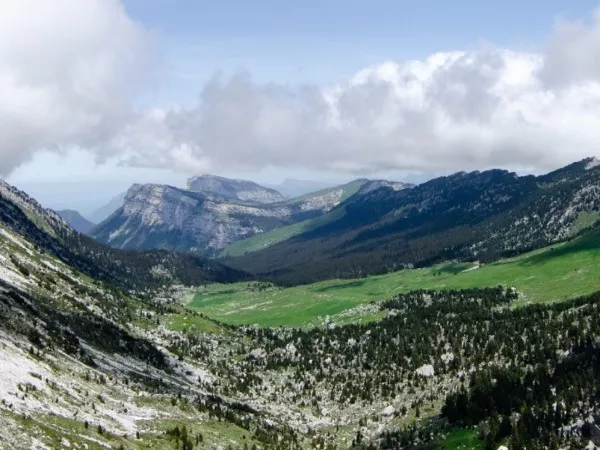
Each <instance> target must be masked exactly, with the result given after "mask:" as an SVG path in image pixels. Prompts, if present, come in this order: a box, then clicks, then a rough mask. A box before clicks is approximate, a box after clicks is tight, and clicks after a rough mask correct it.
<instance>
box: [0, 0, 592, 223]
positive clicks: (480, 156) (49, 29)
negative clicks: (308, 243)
mask: <svg viewBox="0 0 600 450" xmlns="http://www.w3.org/2000/svg"><path fill="white" fill-rule="evenodd" d="M59 3H60V4H59ZM42 4H46V5H47V8H48V10H47V12H48V14H46V13H45V12H44V11H43V10H42V9H41V8H40V12H39V17H37V18H32V17H31V16H32V15H31V14H30V11H28V10H27V8H26V7H24V6H22V4H21V3H20V2H18V1H17V0H10V1H9V2H6V3H4V4H2V5H0V27H2V25H3V24H2V22H1V20H2V19H1V17H2V16H4V17H7V14H6V13H11V14H13V13H14V14H13V15H12V16H11V15H10V14H8V16H10V17H15V19H14V21H22V22H23V23H18V24H16V25H18V26H15V27H14V30H15V33H17V34H15V35H14V36H13V35H11V34H10V30H9V31H7V32H5V34H4V35H3V34H2V32H1V31H0V39H3V40H4V41H5V42H13V41H15V40H17V39H20V40H22V41H23V42H20V41H19V42H17V44H16V45H13V47H14V48H15V52H17V51H18V52H19V54H21V53H23V54H25V53H26V52H27V51H31V61H34V60H35V58H37V56H38V55H45V53H46V51H45V48H44V47H43V45H44V43H45V42H47V48H48V49H50V50H49V53H50V54H51V55H55V56H56V57H55V58H53V57H52V56H50V57H49V58H51V59H50V63H49V64H46V65H44V66H42V67H41V68H40V67H36V66H35V64H32V63H31V61H30V60H27V59H26V58H25V57H23V58H22V60H20V59H14V58H13V59H7V60H6V61H3V60H2V59H1V55H2V51H1V50H2V47H1V45H0V69H1V68H3V67H4V66H3V64H5V66H6V67H8V69H9V73H10V70H13V72H14V74H18V75H19V76H23V79H22V80H21V85H27V84H26V83H27V82H30V81H31V78H32V77H31V76H30V75H35V74H36V73H38V74H39V73H40V71H41V72H42V73H43V75H44V77H45V78H44V80H43V82H44V83H45V84H42V88H44V90H43V92H45V93H47V92H53V93H54V92H58V93H59V94H60V95H63V94H62V92H63V90H64V96H62V97H61V96H60V95H58V94H57V97H56V98H48V99H47V101H48V103H47V106H48V109H47V111H48V112H47V113H44V114H42V113H40V115H39V116H36V117H32V118H31V120H29V119H30V118H28V117H25V118H24V117H23V115H22V114H21V112H20V111H19V114H16V113H15V114H14V115H13V116H14V117H13V116H10V115H9V116H8V119H6V118H4V117H3V116H2V114H4V111H2V109H0V121H4V122H5V123H9V124H12V123H15V124H17V125H15V126H16V127H17V132H15V129H14V127H13V128H11V129H9V130H8V132H7V133H8V134H7V136H6V139H5V141H8V142H16V144H14V146H12V147H11V146H10V145H9V147H8V148H7V149H6V150H1V149H0V151H4V152H5V153H4V154H3V156H4V160H5V161H8V162H7V163H6V164H5V166H6V167H0V169H1V173H4V175H5V176H7V177H8V180H9V181H11V182H14V183H15V184H17V185H19V186H21V187H23V188H24V189H26V190H28V191H29V192H30V193H32V194H33V195H34V196H35V197H38V198H40V200H41V201H42V202H43V203H44V204H45V205H49V206H52V207H55V208H63V207H74V208H77V209H81V210H83V211H85V212H89V211H91V210H93V209H95V208H96V207H97V206H100V204H101V203H102V202H103V201H104V199H106V200H108V199H109V198H111V197H112V196H114V195H116V194H118V193H119V192H120V191H122V190H124V189H126V188H127V187H128V186H129V185H130V184H131V183H132V182H160V183H170V184H175V185H183V184H184V182H185V179H186V178H187V177H188V176H189V175H191V174H193V173H196V172H199V171H204V170H206V171H210V172H214V173H219V174H222V175H226V176H238V177H245V178H249V179H255V180H257V181H263V182H279V181H281V180H282V179H283V178H286V177H295V178H313V179H318V178H325V179H328V180H330V181H331V180H333V181H345V180H348V179H352V178H357V177H359V176H365V175H366V176H371V177H376V176H377V177H393V178H397V179H398V178H403V177H406V176H408V177H409V178H410V177H413V178H414V179H423V178H427V177H429V176H433V175H435V174H438V173H443V172H445V171H454V170H459V169H462V168H464V169H466V170H469V169H480V168H481V169H484V168H487V167H496V166H499V167H506V168H514V169H515V170H521V171H528V170H529V171H534V172H535V171H544V170H548V169H551V168H553V167H557V166H559V165H561V164H563V163H564V162H566V161H568V160H569V158H576V157H579V156H581V155H586V156H587V153H586V152H588V153H589V151H588V150H589V149H590V148H593V145H595V142H597V141H596V139H597V137H596V136H595V135H594V132H595V131H594V130H596V129H599V127H598V126H597V125H598V124H596V123H595V122H594V119H593V117H590V116H588V115H586V112H585V111H586V108H587V107H581V102H580V101H579V100H577V101H575V100H573V98H576V99H588V100H589V96H590V92H596V91H589V92H588V91H585V92H584V90H582V89H584V87H583V86H584V85H585V86H588V87H589V84H585V83H583V82H589V81H593V82H594V83H599V84H598V85H599V86H600V70H599V71H596V68H595V67H591V66H590V64H589V61H588V60H589V57H588V56H587V55H589V54H595V53H594V51H595V50H596V47H594V45H595V44H596V42H599V47H598V49H600V32H598V34H596V32H597V30H600V21H599V20H595V19H594V11H595V10H596V8H597V6H598V2H597V1H589V0H579V1H576V2H565V1H558V0H547V1H539V0H534V1H528V2H522V1H516V0H505V1H474V0H462V1H453V2H449V1H432V0H426V1H399V0H398V1H387V0H385V1H384V0H375V1H368V2H367V1H340V0H321V1H316V0H305V1H275V0H269V1H266V0H258V1H241V0H238V1H233V0H225V1H219V2H208V1H192V0H186V1H184V0H54V1H53V0H42V2H41V3H40V5H42ZM6 5H9V6H6ZM61 5H62V7H61ZM2 8H4V9H5V10H6V11H3V10H2ZM3 13H4V14H3ZM40 17H41V18H42V19H40ZM96 19H97V20H96ZM45 20H47V21H51V20H55V21H56V25H55V26H53V24H52V23H47V22H45ZM86 20H89V21H90V22H89V24H88V25H84V26H82V24H84V23H87V22H86ZM563 22H564V23H567V24H568V27H566V28H565V29H566V31H565V30H562V29H561V28H560V25H559V26H557V23H563ZM113 24H114V25H113ZM4 25H6V24H4ZM28 27H29V31H30V33H22V32H21V30H28ZM36 27H37V28H36ZM86 27H88V28H90V29H91V30H88V29H86ZM4 28H6V26H5V27H4ZM9 28H10V27H9ZM40 30H41V31H40ZM53 30H66V31H65V33H66V34H65V36H67V38H69V39H70V40H72V41H73V42H82V44H81V45H79V46H75V45H74V44H73V45H74V47H73V48H68V49H67V48H64V49H63V47H61V45H63V44H64V43H65V42H66V41H65V40H64V39H65V38H64V36H61V35H60V33H59V32H58V31H57V32H56V33H53ZM561 30H562V31H561ZM573 30H575V31H573ZM42 32H43V33H48V34H47V35H42V34H40V33H42ZM77 33H79V34H80V35H81V38H78V36H79V35H78V34H77ZM27 34H31V35H36V36H38V35H39V36H41V37H39V38H38V39H37V41H36V43H35V46H34V45H32V44H31V43H30V42H27V41H26V38H24V37H23V35H27ZM57 35H58V36H57ZM53 39H58V40H56V41H54V40H53ZM57 43H58V44H57ZM570 48H579V49H580V51H579V52H573V53H574V56H573V55H571V54H570V53H571V52H570V50H569V49H570ZM457 51H460V52H463V53H462V56H461V57H458V56H456V53H453V55H454V56H448V58H449V59H448V60H447V61H446V62H440V61H437V60H436V61H433V62H432V60H431V59H430V58H431V57H432V55H436V54H437V55H439V54H441V53H442V52H457ZM52 52H54V53H52ZM448 54H450V53H448ZM98 55H100V56H101V57H102V58H100V59H99V58H98ZM571 56H573V58H579V59H573V60H571V59H569V58H571ZM71 57H72V60H70V59H69V58H71ZM538 57H539V58H538ZM444 58H446V57H444ZM536 58H537V59H536ZM98 60H109V61H111V60H114V61H116V62H117V64H116V65H113V66H108V68H106V67H103V68H102V69H103V70H104V71H103V70H97V69H89V70H88V69H86V70H88V72H85V73H89V75H88V76H84V77H82V79H80V80H75V81H74V82H73V83H74V86H75V88H74V89H73V88H72V86H67V88H65V83H66V82H65V78H64V77H63V78H60V74H61V73H73V70H74V69H73V68H74V67H75V68H77V70H78V72H77V74H78V75H81V74H80V73H79V69H80V66H81V65H82V62H81V61H84V62H89V64H90V67H95V66H94V65H95V64H98ZM413 60H414V61H418V64H416V65H415V64H412V65H411V63H409V61H413ZM15 61H16V62H15ZM386 61H390V62H391V65H387V66H385V65H383V63H385V62H386ZM540 61H541V62H540ZM11 64H12V66H11ZM84 65H85V64H84ZM121 65H123V66H125V67H120V66H121ZM13 66H14V67H13ZM563 67H573V69H572V70H570V69H569V70H566V69H565V70H564V73H563V70H562V68H563ZM26 70H31V71H32V74H29V73H26ZM36 70H37V72H35V71H36ZM365 70H366V71H367V72H364V71H365ZM490 70H491V71H492V72H493V75H490ZM360 71H363V72H364V73H363V72H360ZM241 72H244V73H246V74H247V77H246V78H244V77H241V78H239V77H237V78H236V76H237V75H239V73H241ZM85 73H84V75H85ZM357 73H363V75H360V76H359V75H356V74H357ZM538 73H539V74H540V75H539V77H538V75H537V74H538ZM57 74H58V75H57ZM215 74H220V75H219V76H220V78H218V81H215V78H214V77H215ZM515 74H517V75H515ZM26 75H27V76H26ZM95 75H98V76H97V77H96V76H95ZM53 76H56V77H55V78H53ZM515 76H516V77H517V81H514V77H515ZM490 77H491V78H490ZM413 79H414V80H418V83H416V85H413V84H414V83H413V84H411V82H410V81H408V80H413ZM403 80H404V81H403ZM431 80H434V81H435V82H436V83H437V82H438V81H439V83H437V84H436V83H433V84H435V86H433V87H431V86H432V81H431ZM556 80H566V81H565V83H571V84H569V87H571V88H573V89H579V90H577V95H575V96H574V95H570V96H569V97H567V96H564V97H562V96H561V95H562V94H561V93H563V92H565V90H564V89H563V88H564V86H558V84H557V83H558V81H556ZM35 82H36V83H37V82H38V80H35ZM32 83H33V81H32ZM514 83H518V84H519V89H518V92H519V95H520V97H519V98H516V97H515V92H516V91H515V90H514V86H515V84H514ZM552 83H554V84H552ZM577 83H580V84H577ZM403 84H404V85H406V86H409V85H410V87H406V86H405V87H406V89H404V87H403ZM33 86H34V87H36V88H37V87H39V86H38V85H37V84H35V85H33ZM80 86H85V89H83V90H82V89H80V88H79V87H80ZM303 86H307V88H303ZM382 86H383V87H382ZM457 86H458V87H459V91H460V92H461V94H460V98H457V97H456V95H457V92H459V91H457V90H456V89H457ZM482 86H483V87H482ZM511 86H512V87H511ZM3 89H4V90H3ZM10 89H13V90H15V92H14V95H15V101H14V103H9V106H10V105H15V108H19V107H21V106H22V105H27V103H26V101H30V100H31V99H28V98H24V97H23V98H22V97H18V95H21V94H22V93H20V92H17V91H16V88H15V86H10V85H9V86H8V87H7V88H3V86H2V85H0V92H5V91H6V92H8V93H9V94H11V90H10ZM332 89H333V91H331V90H332ZM336 89H337V90H336ZM403 89H404V90H405V91H406V92H404V90H403ZM481 89H483V90H481ZM393 90H395V91H398V90H400V91H402V92H400V93H398V92H395V93H394V95H393V96H392V97H390V96H389V95H391V94H390V92H391V91H393ZM500 90H502V92H501V93H499V91H500ZM504 90H505V91H504ZM409 91H410V92H409ZM82 92H83V94H82ZM90 92H92V94H90ZM331 92H335V94H333V97H331V95H332V94H331ZM423 92H424V93H423ZM490 93H493V95H492V94H490ZM488 94H490V96H489V98H488ZM423 95H425V96H426V98H427V99H428V100H427V102H428V105H429V106H428V107H427V108H424V107H423V106H422V105H420V104H419V102H422V98H423ZM593 95H596V94H593ZM94 96H96V97H94ZM332 98H333V100H332ZM548 98H552V99H556V100H555V101H553V102H552V103H549V104H548V105H544V109H541V107H540V108H538V109H535V107H534V106H533V105H535V104H536V103H540V102H541V100H540V99H546V100H547V99H548ZM594 98H595V97H594ZM24 99H25V100H24ZM44 99H45V97H44ZM546 100H544V101H546ZM588 100H586V101H588ZM582 101H583V100H582ZM599 101H600V98H599ZM211 102H212V103H211ZM331 102H333V103H331ZM63 103H64V104H65V105H66V106H65V108H64V111H60V114H58V113H57V117H56V118H55V117H50V115H51V114H53V111H54V110H55V109H56V108H55V106H56V105H61V106H62V105H63ZM325 103H327V106H325ZM416 104H418V105H417V106H415V105H416ZM524 104H525V105H526V106H525V107H523V105H524ZM33 105H36V107H35V108H34V107H33ZM406 105H410V106H406ZM431 105H433V106H431ZM490 105H492V106H490ZM499 105H500V106H499ZM506 105H508V107H506ZM42 106H43V105H42ZM323 108H329V109H327V112H326V113H324V109H323ZM490 108H492V109H490ZM494 108H495V109H494ZM515 108H517V109H519V111H520V112H519V114H520V116H519V117H525V118H526V119H527V121H530V122H531V123H532V124H534V125H535V126H534V127H532V128H528V129H523V128H522V127H521V124H520V122H519V120H520V119H518V120H516V122H515V120H513V119H514V118H513V113H514V111H515ZM6 109H7V110H8V109H9V107H7V108H6ZM29 109H30V110H33V109H41V110H42V112H43V111H44V108H38V107H37V103H33V104H32V107H31V108H29ZM121 109H122V111H121ZM587 109H589V108H587ZM152 111H153V112H152ZM227 111H229V113H227ZM263 113H264V115H265V117H266V118H267V119H264V118H263V117H261V118H260V120H258V119H257V120H255V119H256V116H257V115H261V116H262V114H263ZM8 114H10V111H9V113H8ZM319 114H325V116H327V117H333V116H335V117H337V116H339V114H343V115H344V114H345V115H344V116H343V117H345V118H346V121H345V122H340V123H341V125H340V123H337V125H336V124H334V125H333V128H335V130H336V132H335V133H333V132H331V130H325V131H323V130H322V129H321V125H322V121H323V120H321V119H320V120H321V121H320V122H319V121H317V120H314V119H313V118H312V116H316V115H319ZM325 116H323V117H325ZM484 116H485V117H484ZM49 117H50V118H51V119H52V120H49ZM72 117H73V118H75V117H77V118H80V117H81V118H83V119H82V122H81V123H76V124H75V125H73V123H72V122H73V121H72V120H70V118H72ZM88 117H92V118H94V121H95V120H96V119H97V118H100V120H99V121H98V124H100V125H101V126H98V127H97V129H96V128H93V127H89V126H87V127H86V123H96V122H94V121H92V122H89V121H88V122H86V120H87V119H86V118H88ZM340 117H341V116H340ZM440 117H443V118H444V120H441V119H440ZM543 117H549V119H547V120H545V121H544V120H542V119H541V118H543ZM465 118H467V119H468V121H469V122H468V123H465V120H466V119H465ZM263 119H264V120H266V121H267V122H266V123H267V125H268V128H269V129H268V130H265V128H264V127H265V123H264V121H263ZM411 120H412V121H414V123H413V122H410V121H411ZM440 120H441V121H440ZM448 120H450V122H448ZM407 121H408V122H407ZM29 122H31V123H29ZM75 122H76V121H75ZM229 122H231V124H230V125H228V126H229V128H227V127H225V126H222V124H224V123H229ZM482 122H485V123H484V124H483V125H482ZM407 123H408V125H407ZM581 123H583V124H585V127H586V128H585V129H580V128H577V127H579V126H580V125H577V124H581ZM348 124H349V125H348ZM557 124H560V126H558V127H557ZM329 126H330V125H328V127H329ZM18 127H22V129H21V128H18ZM340 127H342V128H340ZM402 127H406V128H404V129H403V128H402ZM420 127H423V128H422V129H421V128H420ZM92 128H93V129H92ZM475 128H478V129H479V128H481V129H483V128H485V129H483V131H482V130H481V129H480V130H479V131H473V130H474V129H475ZM63 129H64V130H65V131H64V132H62V131H61V130H63ZM457 129H459V131H456V130H457ZM2 130H3V129H2V128H1V127H0V133H2V132H3V131H2ZM198 130H201V131H198ZM340 130H342V132H340ZM407 130H408V134H409V136H406V139H404V137H405V136H404V135H406V134H407ZM536 130H537V131H536ZM547 130H551V131H552V132H554V131H556V134H555V135H550V134H549V133H548V131H547ZM590 130H591V131H590ZM413 131H414V133H413ZM394 133H396V134H394ZM38 134H39V136H40V137H39V139H36V138H35V137H37V135H38ZM432 135H433V136H432ZM24 136H25V137H24ZM29 136H34V137H32V138H28V137H29ZM573 136H576V137H577V139H572V137H573ZM236 137H238V138H237V139H236ZM549 143H551V144H552V145H553V146H554V147H553V148H549V149H548V150H547V151H546V150H544V149H545V148H547V147H548V146H549ZM246 144H247V145H246ZM575 145H576V146H577V148H580V149H581V150H580V153H577V154H573V155H571V153H570V151H571V150H570V148H571V147H572V146H575ZM463 149H466V150H463ZM528 149H532V150H531V151H529V150H528ZM303 154H305V158H302V156H303ZM365 155H366V156H365ZM419 155H421V156H419ZM321 159H322V161H321ZM538 162H539V164H538ZM321 163H322V164H321ZM513 163H514V164H513ZM320 164H321V165H320Z"/></svg>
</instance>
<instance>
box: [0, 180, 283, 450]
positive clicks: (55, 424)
mask: <svg viewBox="0 0 600 450" xmlns="http://www.w3.org/2000/svg"><path fill="white" fill-rule="evenodd" d="M87 244H89V245H91V246H92V247H93V250H92V251H90V252H86V251H85V248H84V247H85V245H87ZM82 251H83V253H82ZM124 255H125V253H124V252H122V251H120V250H113V249H103V248H102V247H101V246H100V245H99V244H97V243H93V242H91V241H90V240H89V238H86V237H85V236H81V235H79V234H78V233H77V232H76V231H75V230H73V229H72V228H71V227H70V226H69V225H68V224H67V223H66V222H64V221H63V220H62V219H61V218H60V217H59V216H58V215H57V214H55V213H54V212H53V211H50V210H45V209H43V208H42V207H41V206H40V205H39V204H38V203H37V202H36V201H35V200H33V199H32V198H30V197H29V196H27V195H26V194H24V193H23V192H20V191H18V190H17V189H15V188H13V187H12V186H10V185H8V184H6V183H4V182H1V181H0V430H1V431H0V435H1V436H2V443H1V444H0V447H2V448H11V449H29V448H40V449H42V448H44V449H45V448H47V449H50V448H90V449H91V448H115V449H116V448H128V449H138V448H139V449H141V448H149V447H152V448H165V449H166V448H173V446H174V445H175V446H177V447H178V448H179V443H180V442H184V446H185V448H190V449H191V448H192V447H194V446H195V445H198V444H199V443H200V442H203V444H202V445H207V446H209V447H210V448H217V447H224V446H226V445H231V442H232V437H235V438H236V439H239V440H240V441H242V436H243V440H244V441H245V442H246V443H247V444H249V445H251V446H253V445H254V446H259V447H261V448H268V447H273V443H274V442H279V443H281V445H284V446H286V447H287V448H291V446H292V442H293V440H294V438H295V436H294V434H293V432H292V431H291V430H290V428H289V426H288V425H287V424H285V423H282V422H281V420H280V418H278V417H276V416H275V415H269V414H268V411H258V410H257V409H255V407H253V406H250V405H249V404H247V403H243V402H242V401H240V400H238V399H236V400H231V399H230V398H229V396H228V395H224V394H223V393H220V392H217V386H218V385H221V383H223V382H224V381H225V378H224V377H222V376H220V375H219V373H218V367H217V366H216V365H215V364H213V363H212V361H215V362H216V361H217V360H218V359H220V358H218V357H217V353H220V352H216V353H215V355H214V356H212V357H211V353H212V352H213V351H212V350H210V348H212V346H213V345H219V344H218V341H219V340H221V339H222V337H221V334H222V336H226V333H230V332H229V331H228V330H227V329H226V328H224V327H220V326H219V325H218V324H216V323H214V322H211V321H209V320H207V319H205V318H203V317H201V316H200V315H198V314H194V313H193V312H191V311H190V312H189V315H188V314H187V313H185V311H184V308H183V307H182V306H181V305H179V303H178V302H177V301H176V300H174V299H173V297H171V295H174V294H171V293H170V292H171V291H170V287H169V286H172V285H173V283H179V281H180V280H185V279H186V275H185V273H184V272H185V271H186V270H190V269H189V266H186V265H184V264H183V263H182V261H185V260H178V259H177V256H176V255H171V256H169V255H168V254H166V253H164V252H162V253H160V252H155V253H153V254H152V255H158V256H159V258H156V259H155V260H154V261H153V265H152V266H149V265H148V264H146V263H145V262H144V261H145V260H146V261H147V256H148V254H144V253H139V254H138V255H137V256H135V257H133V258H129V257H128V256H126V255H125V256H124ZM177 261H179V262H180V264H178V265H177V264H176V265H175V266H174V265H172V264H171V263H173V262H175V263H177ZM138 263H141V266H139V267H138ZM186 267H187V268H186ZM218 267H219V265H218V264H214V263H211V264H210V265H209V266H206V267H205V268H204V270H205V271H206V276H201V273H200V271H196V272H195V273H194V274H193V278H194V280H195V283H202V282H203V280H204V281H206V280H211V281H221V282H223V281H232V279H229V280H228V279H227V277H221V276H219V272H218V270H219V269H218ZM108 269H110V270H108ZM182 269H183V272H180V270H182ZM222 270H224V269H221V274H222V273H223V272H222ZM123 271H124V273H126V277H127V279H123V278H122V277H121V274H122V273H123ZM171 271H173V272H171ZM143 272H145V273H147V274H148V275H149V278H148V279H147V281H149V280H150V278H152V277H156V278H157V279H158V280H159V281H160V284H159V285H156V284H155V283H152V282H149V283H146V282H144V280H141V278H140V277H138V275H139V274H140V273H143ZM211 272H212V273H211ZM232 273H233V272H232ZM95 274H98V275H100V278H96V277H95V276H94V275H95ZM119 286H123V287H135V289H132V290H130V291H128V292H125V291H123V290H121V289H120V288H119ZM182 313H183V314H182ZM175 317H176V318H177V319H178V320H184V319H185V320H187V319H188V318H190V319H191V320H193V321H194V323H196V324H203V325H204V326H205V327H211V330H213V332H214V333H215V334H214V335H213V334H202V335H198V336H196V337H195V338H192V340H191V341H190V340H188V338H187V337H186V335H185V334H183V333H181V332H178V331H176V329H174V328H171V325H170V324H171V320H173V318H175ZM161 323H162V324H161ZM231 336H233V337H235V339H239V340H240V342H242V340H243V336H242V335H241V333H239V332H235V333H234V334H230V335H229V336H228V339H229V338H231ZM182 339H185V341H186V342H187V344H186V347H187V348H188V350H184V349H183V348H182V349H180V350H178V345H180V344H181V342H183V341H182ZM191 342H193V344H192V346H190V343H191ZM192 347H194V348H195V350H193V352H191V351H190V350H191V349H192ZM201 349H202V350H201ZM207 352H208V353H207ZM192 355H193V356H192ZM201 355H202V356H201ZM219 364H222V361H221V362H220V363H219ZM232 369H233V368H232ZM235 371H236V372H237V371H238V369H235ZM240 375H241V374H240V372H238V373H237V375H236V377H238V378H239V377H240ZM227 383H228V384H229V381H227ZM232 386H233V384H232ZM218 427H222V429H227V430H228V433H220V432H219V433H214V430H215V428H216V429H219V428H218ZM182 430H183V431H182ZM188 433H189V435H188ZM175 437H176V439H175ZM175 440H176V441H177V443H176V442H175Z"/></svg>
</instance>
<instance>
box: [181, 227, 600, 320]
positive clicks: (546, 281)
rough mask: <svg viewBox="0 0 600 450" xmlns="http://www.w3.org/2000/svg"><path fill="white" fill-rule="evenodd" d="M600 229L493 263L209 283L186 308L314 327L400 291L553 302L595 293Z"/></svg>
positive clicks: (359, 315) (374, 309)
mask: <svg viewBox="0 0 600 450" xmlns="http://www.w3.org/2000/svg"><path fill="white" fill-rule="evenodd" d="M598 264H600V231H598V230H594V231H591V232H588V233H585V234H584V235H583V236H581V237H579V238H577V239H574V240H572V241H569V242H567V243H561V244H555V245H553V246H551V247H546V248H543V249H539V250H535V251H532V252H529V253H525V254H523V255H520V256H517V257H513V258H507V259H501V260H499V261H495V262H493V263H490V264H480V263H479V262H476V263H461V262H445V263H442V264H438V265H435V266H431V267H426V268H421V269H404V270H400V271H397V272H392V273H389V274H384V275H373V276H369V277H364V278H356V279H332V280H326V281H320V282H317V283H313V284H306V285H300V286H293V287H287V288H284V287H280V286H276V285H271V284H269V283H248V282H242V283H234V284H211V285H208V286H205V287H203V288H200V289H198V290H197V291H195V292H194V295H193V296H192V297H190V298H191V301H190V303H189V304H188V306H190V307H192V308H194V309H198V310H199V311H201V312H202V313H204V314H206V315H208V316H209V317H212V318H214V319H216V320H220V321H223V322H225V323H230V324H237V325H239V324H259V325H261V326H273V327H274V326H301V327H306V326H314V325H322V324H323V323H324V321H325V320H326V318H327V320H328V321H329V323H337V324H343V323H347V322H357V321H358V322H361V321H366V320H374V319H378V318H380V317H381V316H380V314H379V313H378V311H379V309H378V306H373V305H372V303H373V302H380V301H384V300H386V299H388V298H390V297H393V296H394V295H397V294H399V293H406V292H411V291H416V290H420V289H435V290H441V291H445V290H452V289H471V288H487V287H495V286H498V285H503V286H508V285H510V286H513V287H515V288H516V289H517V291H518V292H519V299H518V301H517V302H516V304H518V305H520V306H524V305H528V304H533V303H551V302H556V301H562V300H567V299H572V298H575V297H578V296H582V295H589V294H592V293H594V292H596V291H600V279H599V278H597V277H595V276H594V275H593V274H594V272H595V267H596V266H598Z"/></svg>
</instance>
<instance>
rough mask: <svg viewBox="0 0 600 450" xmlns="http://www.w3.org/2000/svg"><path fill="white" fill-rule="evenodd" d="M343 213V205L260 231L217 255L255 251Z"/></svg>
mask: <svg viewBox="0 0 600 450" xmlns="http://www.w3.org/2000/svg"><path fill="white" fill-rule="evenodd" d="M343 215H344V209H343V207H340V208H337V209H335V210H334V211H332V212H331V213H328V214H326V215H324V216H319V217H316V218H314V219H308V220H303V221H302V222H298V223H294V224H292V225H288V226H286V227H281V228H277V229H275V230H273V231H269V232H267V233H260V234H257V235H255V236H252V237H251V238H248V239H244V240H242V241H238V242H236V243H234V244H232V245H230V246H229V247H227V248H224V249H223V251H222V252H221V254H220V255H219V256H221V257H226V256H231V257H233V256H241V255H244V254H246V253H250V252H255V251H257V250H261V249H263V248H266V247H269V246H271V245H274V244H277V243H278V242H283V241H285V240H287V239H291V238H293V237H294V236H298V235H299V234H302V233H306V232H308V231H311V230H314V229H315V228H318V227H320V226H323V225H326V224H328V223H329V222H333V221H334V220H337V219H339V218H341V217H342V216H343Z"/></svg>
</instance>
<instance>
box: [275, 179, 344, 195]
mask: <svg viewBox="0 0 600 450" xmlns="http://www.w3.org/2000/svg"><path fill="white" fill-rule="evenodd" d="M265 186H267V187H269V188H271V189H275V190H276V191H278V192H281V193H282V194H283V195H285V196H286V197H288V198H294V197H299V196H301V195H305V194H310V193H311V192H315V191H320V190H322V189H327V188H332V187H335V186H337V184H336V183H327V182H323V181H313V180H295V179H292V178H286V179H285V180H283V182H281V183H280V184H273V185H270V184H268V185H265Z"/></svg>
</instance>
